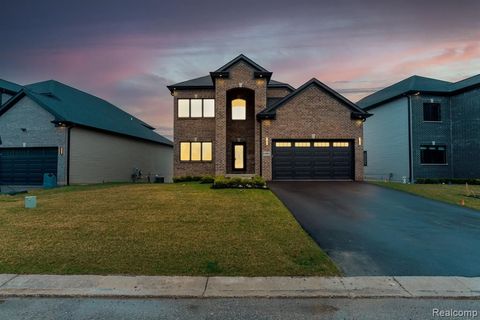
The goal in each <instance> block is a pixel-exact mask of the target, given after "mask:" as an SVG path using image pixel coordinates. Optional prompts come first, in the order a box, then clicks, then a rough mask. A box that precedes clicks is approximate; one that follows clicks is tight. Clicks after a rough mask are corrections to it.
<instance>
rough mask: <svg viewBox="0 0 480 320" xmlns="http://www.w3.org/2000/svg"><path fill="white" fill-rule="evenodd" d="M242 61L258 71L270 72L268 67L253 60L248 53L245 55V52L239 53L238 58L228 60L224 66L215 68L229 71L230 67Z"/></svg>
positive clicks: (218, 70) (220, 70)
mask: <svg viewBox="0 0 480 320" xmlns="http://www.w3.org/2000/svg"><path fill="white" fill-rule="evenodd" d="M240 61H243V62H245V63H247V64H248V65H250V66H251V67H253V68H254V69H255V70H256V71H259V72H269V71H268V70H267V69H265V68H264V67H262V66H260V65H259V64H257V63H256V62H255V61H253V60H252V59H250V58H248V57H247V56H246V55H244V54H243V53H242V54H240V55H238V56H237V57H236V58H234V59H233V60H231V61H229V62H227V63H226V64H225V65H223V66H222V67H220V68H218V69H217V70H215V72H225V71H228V69H230V68H231V67H232V66H233V65H235V64H237V63H239V62H240Z"/></svg>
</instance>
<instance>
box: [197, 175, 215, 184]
mask: <svg viewBox="0 0 480 320" xmlns="http://www.w3.org/2000/svg"><path fill="white" fill-rule="evenodd" d="M214 181H215V178H214V177H213V176H203V177H202V179H200V183H204V184H211V183H213V182H214Z"/></svg>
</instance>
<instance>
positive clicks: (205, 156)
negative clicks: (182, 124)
mask: <svg viewBox="0 0 480 320" xmlns="http://www.w3.org/2000/svg"><path fill="white" fill-rule="evenodd" d="M202 161H212V143H211V142H202Z"/></svg>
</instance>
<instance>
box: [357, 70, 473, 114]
mask: <svg viewBox="0 0 480 320" xmlns="http://www.w3.org/2000/svg"><path fill="white" fill-rule="evenodd" d="M478 76H479V75H478V74H477V75H474V76H471V77H468V78H465V79H463V80H459V81H457V82H448V81H444V80H439V79H434V78H428V77H422V78H427V79H431V80H434V81H443V82H447V83H448V84H447V85H448V86H449V88H448V89H446V90H415V89H413V88H409V89H408V90H404V91H403V92H401V93H399V94H396V95H394V96H391V97H388V98H386V99H383V100H380V101H377V102H375V103H373V104H371V105H368V106H366V107H364V108H363V110H365V111H368V110H371V109H375V108H377V107H379V106H381V105H383V104H385V103H388V102H391V101H393V100H396V99H399V98H401V97H406V96H409V95H412V94H428V95H442V96H453V95H456V94H460V93H462V92H466V91H470V90H473V89H476V88H480V78H479V81H478V82H477V83H473V84H471V85H468V86H465V87H460V88H458V89H455V90H453V89H451V88H452V87H454V86H456V85H458V84H459V83H461V82H464V81H468V80H470V79H471V78H475V77H478ZM414 77H421V76H417V75H413V76H410V77H408V78H405V79H403V80H400V81H398V82H395V83H394V84H391V85H389V86H387V87H385V88H383V89H382V90H387V89H389V88H391V87H393V86H395V85H397V84H399V83H400V82H402V81H405V80H407V79H410V78H414ZM382 90H379V91H377V92H374V93H372V94H370V95H368V96H366V97H364V98H362V99H360V100H359V101H358V102H357V103H360V102H361V101H362V100H364V99H366V98H368V97H370V96H373V95H375V94H377V93H378V92H381V91H382Z"/></svg>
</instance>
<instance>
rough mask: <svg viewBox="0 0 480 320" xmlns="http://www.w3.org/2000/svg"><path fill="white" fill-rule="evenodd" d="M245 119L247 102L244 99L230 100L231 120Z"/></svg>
mask: <svg viewBox="0 0 480 320" xmlns="http://www.w3.org/2000/svg"><path fill="white" fill-rule="evenodd" d="M245 119H247V101H246V100H244V99H235V100H232V120H245Z"/></svg>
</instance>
